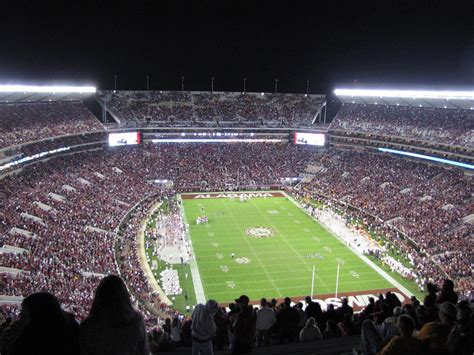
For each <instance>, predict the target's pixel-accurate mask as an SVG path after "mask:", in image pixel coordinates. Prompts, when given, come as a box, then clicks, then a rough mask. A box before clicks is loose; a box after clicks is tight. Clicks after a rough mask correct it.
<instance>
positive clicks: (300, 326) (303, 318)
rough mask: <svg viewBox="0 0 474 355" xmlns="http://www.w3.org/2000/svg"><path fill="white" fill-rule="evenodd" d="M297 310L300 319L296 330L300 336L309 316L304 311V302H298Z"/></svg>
mask: <svg viewBox="0 0 474 355" xmlns="http://www.w3.org/2000/svg"><path fill="white" fill-rule="evenodd" d="M295 309H296V310H297V311H298V317H299V321H298V326H297V329H296V331H297V332H298V334H299V333H300V331H301V329H303V327H304V326H305V325H306V320H307V319H308V316H307V315H306V313H305V312H304V311H303V303H302V302H298V303H297V304H296V306H295Z"/></svg>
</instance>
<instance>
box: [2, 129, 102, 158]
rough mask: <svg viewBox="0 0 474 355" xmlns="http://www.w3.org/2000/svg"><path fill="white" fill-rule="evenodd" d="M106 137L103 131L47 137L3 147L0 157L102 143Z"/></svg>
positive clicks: (27, 154)
mask: <svg viewBox="0 0 474 355" xmlns="http://www.w3.org/2000/svg"><path fill="white" fill-rule="evenodd" d="M106 138H107V136H106V133H105V132H95V133H88V134H77V135H71V136H65V137H61V138H49V139H45V140H41V141H39V142H35V143H30V144H26V145H21V146H16V147H12V148H11V149H5V150H4V151H3V152H2V156H0V157H7V156H18V158H21V157H28V156H32V155H35V154H39V153H43V152H48V151H52V150H55V149H60V148H66V147H74V146H83V145H90V144H92V143H99V142H101V143H102V142H104V141H106Z"/></svg>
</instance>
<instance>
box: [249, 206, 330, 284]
mask: <svg viewBox="0 0 474 355" xmlns="http://www.w3.org/2000/svg"><path fill="white" fill-rule="evenodd" d="M250 203H251V204H252V205H254V206H255V207H256V208H257V210H258V211H259V212H260V214H261V215H262V216H263V218H264V219H265V220H267V222H268V223H270V225H272V226H273V227H274V225H273V223H272V222H271V221H270V220H269V218H268V217H267V216H266V215H265V214H264V213H262V212H261V209H260V208H259V206H257V205H256V204H255V203H254V202H253V201H252V200H250ZM274 228H275V227H274ZM277 230H279V229H277ZM279 231H280V230H279ZM279 234H280V235H281V236H282V237H283V239H284V241H285V243H286V244H287V245H288V246H289V247H290V248H291V249H292V250H293V252H294V253H295V254H296V256H297V257H298V258H299V259H300V260H301V261H302V262H303V264H304V265H306V267H307V268H308V271H311V270H312V267H313V264H311V265H309V264H308V263H307V262H306V260H305V259H304V258H303V257H302V256H301V255H300V254H299V253H298V251H297V250H296V249H295V248H294V247H293V246H292V245H291V243H289V242H288V240H287V239H286V237H285V235H284V234H283V233H281V231H280V233H279ZM318 274H319V273H316V278H318V279H319V281H321V283H322V286H324V287H325V288H326V290H327V291H328V292H329V293H330V292H331V289H329V287H327V285H326V284H325V283H324V281H323V280H322V279H321V278H320V277H319V275H318Z"/></svg>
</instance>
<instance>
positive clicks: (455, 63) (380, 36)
mask: <svg viewBox="0 0 474 355" xmlns="http://www.w3.org/2000/svg"><path fill="white" fill-rule="evenodd" d="M31 3H33V2H32V1H23V0H20V1H8V4H9V6H8V7H6V9H7V10H8V11H5V7H4V6H2V12H1V14H0V82H2V83H5V82H9V83H11V82H19V83H43V84H46V83H48V84H50V83H68V84H71V83H72V84H93V85H96V86H97V87H98V88H100V89H111V88H113V76H114V73H117V74H118V88H119V89H144V88H145V85H146V79H145V78H146V74H147V73H149V74H150V83H151V88H152V89H179V88H180V86H181V75H184V76H185V89H188V90H209V89H210V77H211V76H214V77H215V82H214V83H215V86H214V87H215V90H229V91H238V90H241V89H242V78H243V77H247V90H248V91H272V90H273V86H274V79H275V78H278V79H279V91H282V92H305V90H306V80H310V91H311V92H313V93H328V92H329V91H330V90H332V89H333V88H334V87H336V86H338V85H339V86H340V85H344V84H352V83H353V81H354V80H357V82H358V83H359V84H360V85H367V84H376V85H377V84H378V86H382V85H384V86H396V85H404V86H406V85H410V86H412V85H416V86H428V87H429V86H432V85H437V86H445V87H459V86H463V87H472V86H473V85H474V25H473V23H474V21H473V17H474V5H473V1H469V2H462V1H457V0H450V1H436V0H430V1H417V0H409V1H390V0H379V1H376V2H375V1H374V2H371V1H358V0H353V1H347V2H344V1H318V0H313V1H297V0H293V1H286V2H282V1H258V0H253V1H237V0H236V1H226V0H221V1H209V0H207V1H206V0H202V1H194V2H192V1H182V0H174V1H169V2H167V1H159V0H155V1H149V2H143V1H135V2H133V3H132V2H129V3H127V2H121V1H118V0H117V1H114V2H102V1H93V2H92V1H91V2H88V1H75V2H73V1H65V2H64V3H63V4H62V5H55V6H48V5H47V4H48V2H47V1H40V2H38V3H41V6H40V7H38V6H39V5H31ZM10 5H11V6H10ZM32 6H35V8H33V7H32Z"/></svg>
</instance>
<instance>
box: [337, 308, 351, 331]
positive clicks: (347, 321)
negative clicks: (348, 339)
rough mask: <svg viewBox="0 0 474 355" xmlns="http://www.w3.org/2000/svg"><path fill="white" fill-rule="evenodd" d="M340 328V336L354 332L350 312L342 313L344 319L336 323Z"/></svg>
mask: <svg viewBox="0 0 474 355" xmlns="http://www.w3.org/2000/svg"><path fill="white" fill-rule="evenodd" d="M338 327H339V329H340V330H341V335H342V336H348V335H353V334H354V323H353V322H352V315H351V314H350V313H344V319H343V320H342V322H339V324H338Z"/></svg>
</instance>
